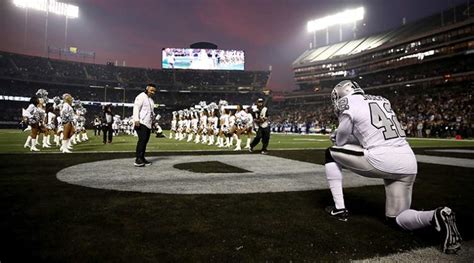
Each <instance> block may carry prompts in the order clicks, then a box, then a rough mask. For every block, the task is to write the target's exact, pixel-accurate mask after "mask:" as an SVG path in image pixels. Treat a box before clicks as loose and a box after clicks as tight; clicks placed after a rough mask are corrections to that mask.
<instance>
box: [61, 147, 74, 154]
mask: <svg viewBox="0 0 474 263" xmlns="http://www.w3.org/2000/svg"><path fill="white" fill-rule="evenodd" d="M61 152H62V153H72V152H71V151H69V150H68V149H67V148H66V149H62V150H61Z"/></svg>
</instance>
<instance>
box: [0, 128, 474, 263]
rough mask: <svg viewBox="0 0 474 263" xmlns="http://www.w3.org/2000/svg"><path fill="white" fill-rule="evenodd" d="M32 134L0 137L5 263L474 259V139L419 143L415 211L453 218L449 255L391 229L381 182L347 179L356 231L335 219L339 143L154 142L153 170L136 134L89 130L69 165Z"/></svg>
mask: <svg viewBox="0 0 474 263" xmlns="http://www.w3.org/2000/svg"><path fill="white" fill-rule="evenodd" d="M27 135H28V134H27V133H26V132H22V131H19V130H0V145H1V146H0V147H1V148H0V153H1V154H0V162H1V163H2V166H1V168H0V174H1V175H0V206H1V209H0V217H1V218H2V220H1V221H0V231H1V233H2V235H0V241H1V242H2V244H4V245H2V246H1V247H0V261H1V262H20V261H21V262H31V261H35V262H38V261H40V262H85V261H87V262H89V261H97V262H116V261H120V262H122V261H128V262H161V261H178V262H196V261H206V262H208V261H211V262H228V261H239V262H242V261H244V262H249V261H250V262H255V261H256V262H265V261H272V262H273V261H310V262H320V261H331V262H332V261H350V260H366V259H367V260H368V259H373V258H376V259H378V260H382V261H383V260H385V261H403V262H409V261H460V262H472V258H474V248H473V245H472V239H473V238H474V229H473V228H472V227H471V224H472V222H474V210H473V209H472V207H471V205H472V200H474V191H473V190H474V177H473V166H472V165H473V162H472V159H474V141H473V140H458V141H457V140H450V139H446V140H443V139H409V143H410V145H412V147H414V151H415V153H416V154H417V158H418V161H419V163H418V170H419V174H418V176H417V179H416V183H415V187H414V193H413V203H412V207H413V208H414V209H419V210H430V209H434V208H436V207H438V206H444V205H446V206H449V207H451V208H452V209H453V210H454V211H455V212H456V216H457V220H458V225H459V228H460V231H461V234H462V236H463V239H464V240H465V242H464V246H463V249H462V250H461V251H460V252H459V254H458V255H442V254H441V253H439V251H438V250H437V249H436V248H437V247H438V244H439V240H438V237H437V235H436V233H434V232H433V231H428V230H421V231H416V232H413V233H407V232H402V231H399V230H398V229H394V228H391V227H390V226H388V225H387V224H385V222H384V206H385V197H384V187H383V186H382V185H381V181H380V180H377V179H371V180H368V179H366V178H361V177H358V176H357V175H354V174H352V173H349V172H346V171H345V173H344V176H345V179H344V180H345V181H344V184H345V190H344V194H345V199H346V205H347V207H348V209H349V210H350V217H349V221H348V222H340V221H337V220H335V219H333V218H330V217H329V216H328V215H327V214H326V213H325V212H324V207H325V206H327V205H330V204H331V202H332V198H331V194H330V191H329V190H328V189H327V186H326V184H325V176H324V166H323V164H324V149H325V148H327V147H328V146H330V145H331V143H330V141H329V139H328V136H317V135H283V134H282V135H279V134H272V137H271V140H270V146H269V154H268V155H261V154H259V153H258V152H255V153H249V152H247V151H245V150H243V151H233V149H227V148H226V149H221V148H217V147H216V146H208V145H202V144H194V143H187V142H185V141H176V140H174V139H173V140H172V139H168V138H155V137H154V136H153V135H152V137H151V138H150V142H149V144H148V151H147V152H148V158H149V159H150V160H152V161H153V162H154V163H153V165H151V166H148V167H144V168H135V167H133V156H134V149H135V145H136V138H135V137H133V136H128V135H120V136H117V137H114V139H113V143H112V144H106V145H104V144H103V143H102V138H101V137H98V136H97V137H96V136H94V135H93V134H91V132H90V131H89V138H90V140H89V141H87V142H83V143H80V144H78V145H75V146H74V150H73V153H72V154H62V153H59V151H58V149H57V148H54V149H44V150H43V149H42V148H40V147H39V148H40V149H41V152H35V153H32V152H30V151H29V150H27V149H24V148H23V144H24V142H25V139H26V136H27ZM165 135H168V133H167V132H165ZM245 140H246V139H245V138H244V139H243V142H242V146H244V144H245ZM258 147H259V146H257V147H256V149H257V150H258V149H259V148H258ZM386 257H388V258H386Z"/></svg>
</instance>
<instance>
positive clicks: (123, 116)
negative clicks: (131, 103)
mask: <svg viewBox="0 0 474 263" xmlns="http://www.w3.org/2000/svg"><path fill="white" fill-rule="evenodd" d="M114 89H118V90H122V91H123V96H122V118H125V88H122V87H114Z"/></svg>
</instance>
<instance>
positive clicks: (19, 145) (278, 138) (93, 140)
mask: <svg viewBox="0 0 474 263" xmlns="http://www.w3.org/2000/svg"><path fill="white" fill-rule="evenodd" d="M88 134H89V138H90V141H88V142H86V143H81V144H79V145H77V146H75V147H74V152H97V151H103V152H133V151H135V147H136V143H137V138H136V137H133V136H130V135H119V136H116V137H114V138H113V143H112V144H103V143H102V137H101V136H94V135H93V134H92V132H90V131H89V133H88ZM164 134H165V135H166V136H168V134H169V133H168V131H165V132H164ZM28 135H29V133H28V132H22V131H20V130H0V153H27V152H29V150H28V149H24V148H23V144H24V143H25V140H26V137H27V136H28ZM246 140H247V139H246V137H243V140H242V146H243V145H244V144H245V143H246ZM51 141H52V140H51ZM409 142H410V145H411V146H412V147H474V140H453V139H414V138H410V139H409ZM329 146H331V142H330V141H329V137H328V136H325V135H286V134H272V135H271V139H270V146H269V150H282V149H323V148H327V147H329ZM259 147H260V146H257V147H256V148H257V149H259ZM39 149H40V150H41V152H40V153H48V152H59V150H58V149H57V148H54V149H42V148H41V147H39ZM196 150H199V151H230V150H229V149H220V148H217V146H208V145H202V144H195V143H188V142H186V141H185V140H184V141H176V140H174V139H168V138H156V137H154V136H152V137H151V138H150V142H149V143H148V146H147V152H159V151H196Z"/></svg>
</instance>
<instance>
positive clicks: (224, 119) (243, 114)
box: [169, 100, 254, 151]
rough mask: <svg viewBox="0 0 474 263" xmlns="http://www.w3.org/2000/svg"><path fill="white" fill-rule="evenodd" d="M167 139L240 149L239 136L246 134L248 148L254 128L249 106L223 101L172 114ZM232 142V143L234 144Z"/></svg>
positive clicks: (203, 104) (240, 140) (240, 137)
mask: <svg viewBox="0 0 474 263" xmlns="http://www.w3.org/2000/svg"><path fill="white" fill-rule="evenodd" d="M172 114H173V117H172V120H171V132H170V135H169V139H173V138H174V139H175V140H180V141H182V140H185V139H186V141H187V142H194V143H196V144H198V143H201V144H206V145H216V146H217V147H219V148H224V147H227V148H231V147H234V146H235V148H234V151H240V150H242V146H241V144H242V137H243V136H244V135H246V138H247V141H246V145H245V147H244V148H247V149H250V142H251V141H252V131H253V128H254V121H253V116H252V114H251V107H242V105H235V106H229V105H228V102H227V101H225V100H221V101H219V104H216V103H215V102H213V103H210V104H206V102H204V101H202V102H200V104H199V106H197V107H191V108H189V109H183V110H179V111H174V112H173V113H172ZM234 141H235V143H234Z"/></svg>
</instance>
